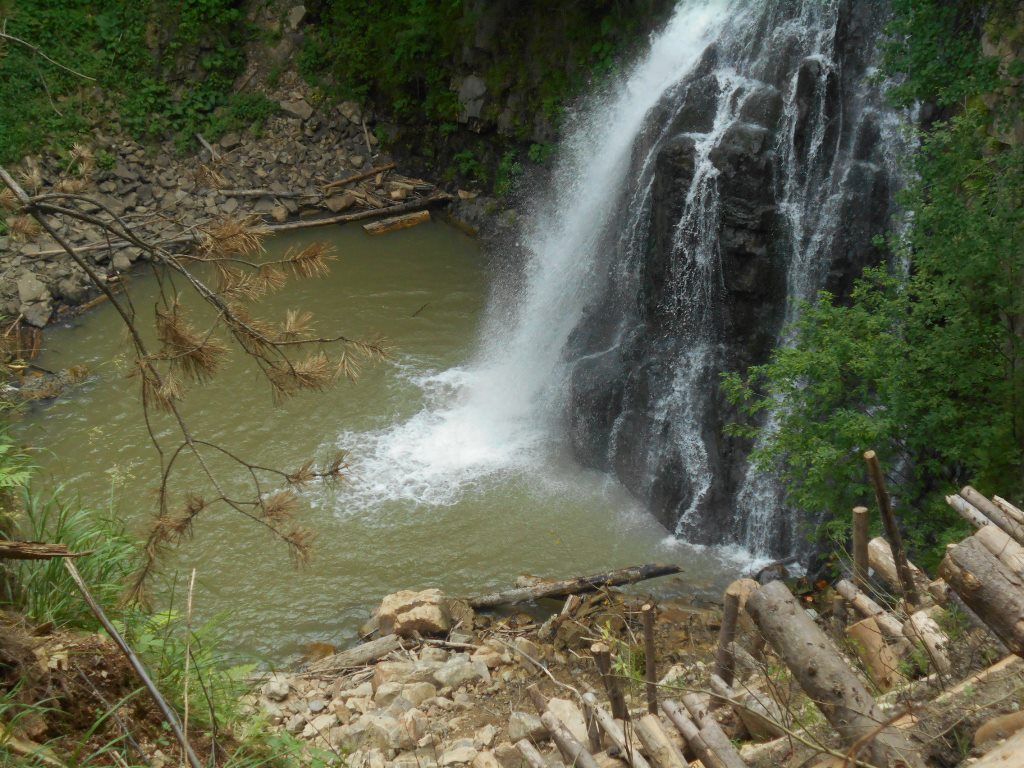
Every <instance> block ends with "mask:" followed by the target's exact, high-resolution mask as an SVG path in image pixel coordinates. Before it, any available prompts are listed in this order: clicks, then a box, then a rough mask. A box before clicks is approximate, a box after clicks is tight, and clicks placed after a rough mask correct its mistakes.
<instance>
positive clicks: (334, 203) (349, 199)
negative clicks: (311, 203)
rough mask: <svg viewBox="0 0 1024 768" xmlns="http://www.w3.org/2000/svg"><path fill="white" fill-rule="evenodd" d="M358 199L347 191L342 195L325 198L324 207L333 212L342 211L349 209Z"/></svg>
mask: <svg viewBox="0 0 1024 768" xmlns="http://www.w3.org/2000/svg"><path fill="white" fill-rule="evenodd" d="M355 203H356V199H355V197H354V196H353V195H351V194H350V193H348V192H345V193H344V194H341V195H331V196H330V197H328V198H327V199H326V200H324V207H325V208H327V210H329V211H330V212H331V213H340V212H341V211H344V210H348V209H349V208H351V207H352V206H353V205H355Z"/></svg>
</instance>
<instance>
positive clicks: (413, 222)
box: [363, 211, 430, 235]
mask: <svg viewBox="0 0 1024 768" xmlns="http://www.w3.org/2000/svg"><path fill="white" fill-rule="evenodd" d="M428 221H430V211H416V212H415V213H406V214H403V215H402V216H392V217H390V218H387V219H381V220H380V221H374V222H371V223H370V224H363V231H364V232H366V234H368V235H384V234H387V233H388V232H395V231H396V230H399V229H409V228H410V227H415V226H418V225H420V224H426V223H427V222H428Z"/></svg>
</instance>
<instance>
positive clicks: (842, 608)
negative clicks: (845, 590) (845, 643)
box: [830, 592, 846, 642]
mask: <svg viewBox="0 0 1024 768" xmlns="http://www.w3.org/2000/svg"><path fill="white" fill-rule="evenodd" d="M830 626H831V627H832V639H833V640H836V641H837V642H841V641H842V640H843V638H845V637H846V598H845V597H843V596H842V595H840V594H839V593H838V592H836V593H835V594H834V595H832V620H831V622H830Z"/></svg>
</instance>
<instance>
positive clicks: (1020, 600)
mask: <svg viewBox="0 0 1024 768" xmlns="http://www.w3.org/2000/svg"><path fill="white" fill-rule="evenodd" d="M939 573H940V574H941V575H942V577H943V578H944V579H945V580H946V581H947V582H948V583H949V585H950V586H951V587H953V589H954V590H956V593H957V594H958V595H960V597H962V598H963V600H964V602H965V603H967V605H968V606H970V608H971V610H973V611H974V612H975V613H977V614H978V616H979V617H980V618H981V620H982V621H983V622H985V625H986V626H988V627H989V628H990V629H991V630H992V631H993V632H994V633H995V634H996V635H997V636H998V637H999V638H1000V639H1001V640H1002V641H1003V642H1004V643H1006V647H1007V648H1009V649H1010V651H1012V652H1013V653H1022V652H1024V578H1022V577H1020V576H1018V575H1017V574H1015V573H1013V572H1012V571H1011V570H1010V569H1009V568H1007V567H1006V566H1005V565H1003V564H1002V563H1001V562H1000V561H999V559H998V558H997V557H996V556H995V555H993V554H992V553H991V552H989V551H988V549H987V548H986V547H985V545H984V544H982V543H981V542H980V541H978V539H976V538H974V537H973V536H971V537H969V538H967V539H964V540H963V541H961V542H960V543H959V544H957V545H956V546H953V547H950V548H949V549H948V551H947V552H946V557H945V558H944V559H943V561H942V565H940V566H939Z"/></svg>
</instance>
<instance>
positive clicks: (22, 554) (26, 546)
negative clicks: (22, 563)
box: [0, 541, 91, 560]
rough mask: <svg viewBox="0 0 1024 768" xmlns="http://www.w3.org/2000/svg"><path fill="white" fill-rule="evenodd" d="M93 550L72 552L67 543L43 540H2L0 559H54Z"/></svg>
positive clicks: (83, 553) (76, 555)
mask: <svg viewBox="0 0 1024 768" xmlns="http://www.w3.org/2000/svg"><path fill="white" fill-rule="evenodd" d="M88 554H91V552H72V551H71V550H69V549H68V548H67V545H65V544H47V543H46V542H43V541H0V560H52V559H53V558H55V557H81V556H82V555H88Z"/></svg>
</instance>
